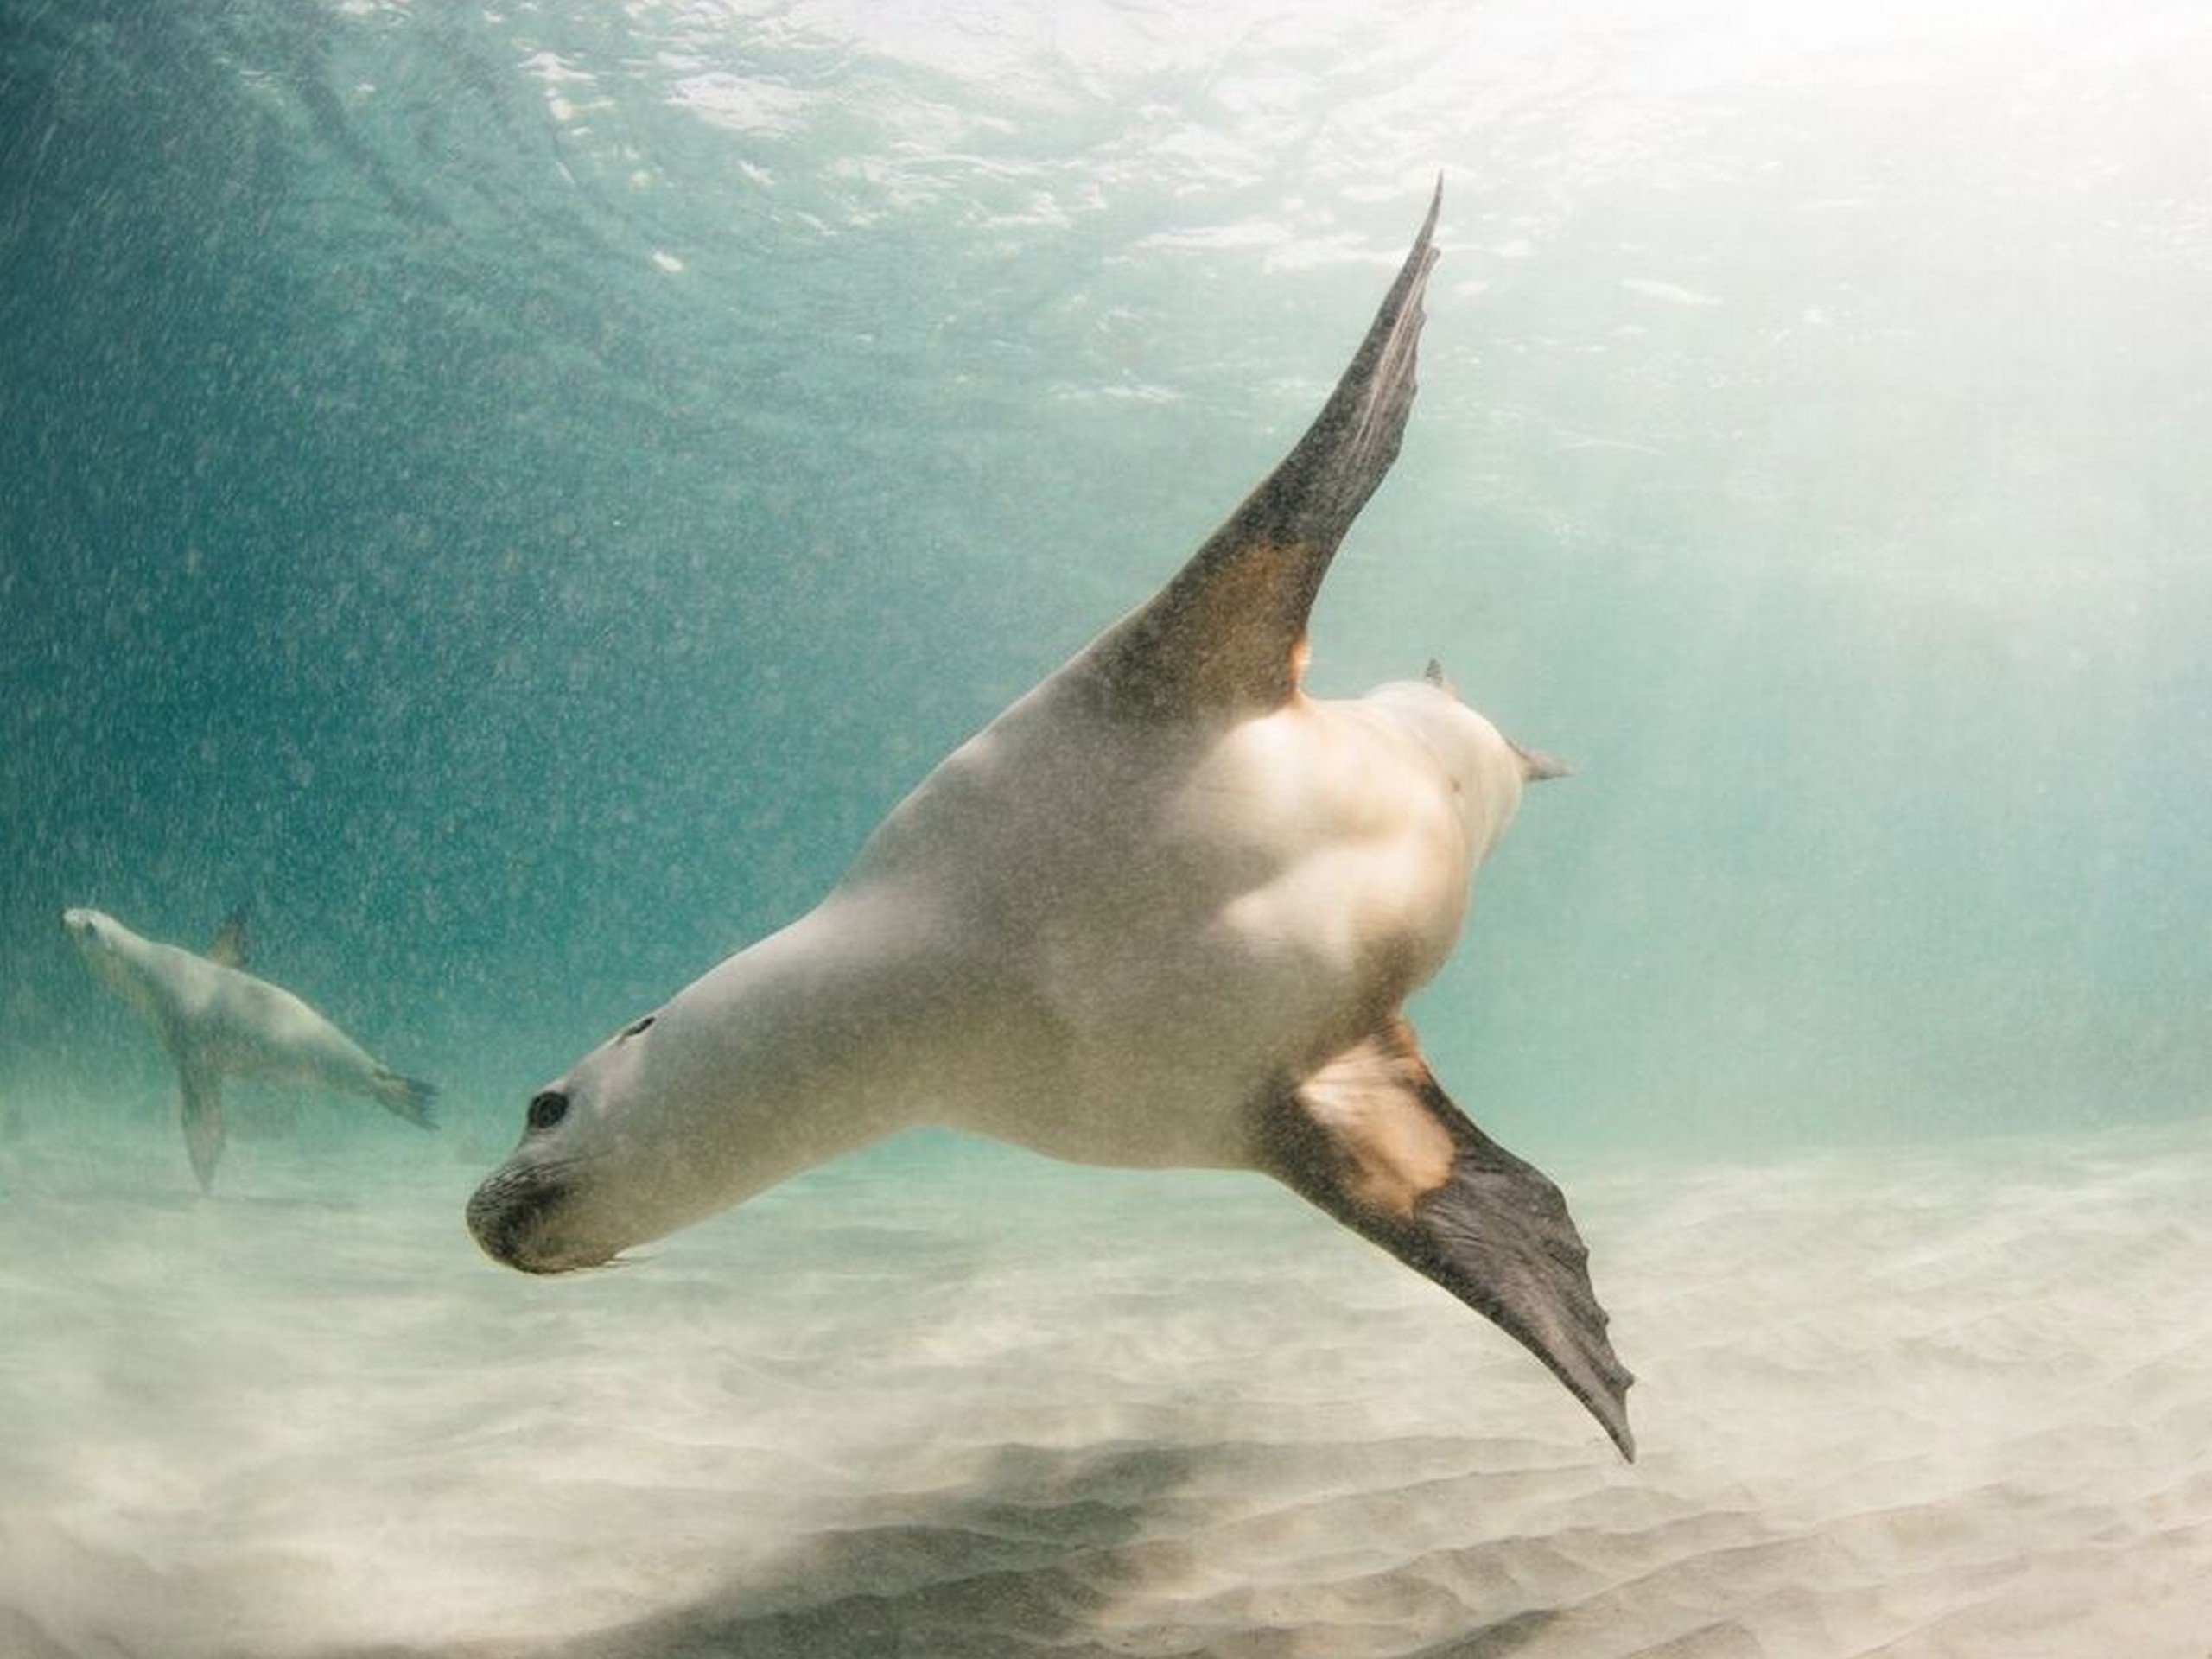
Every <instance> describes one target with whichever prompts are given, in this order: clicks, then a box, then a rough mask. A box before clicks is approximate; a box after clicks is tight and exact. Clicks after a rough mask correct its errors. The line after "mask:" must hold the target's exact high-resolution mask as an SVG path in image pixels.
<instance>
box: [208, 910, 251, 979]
mask: <svg viewBox="0 0 2212 1659" xmlns="http://www.w3.org/2000/svg"><path fill="white" fill-rule="evenodd" d="M207 960H208V961H210V962H213V963H220V964H221V965H222V966H224V967H226V968H243V967H245V906H244V905H240V906H238V907H237V908H235V909H234V910H232V912H231V913H230V914H229V915H227V916H226V917H225V918H223V925H222V926H221V927H220V928H219V929H218V930H217V931H216V934H215V938H214V940H213V943H212V944H209V945H208V947H207Z"/></svg>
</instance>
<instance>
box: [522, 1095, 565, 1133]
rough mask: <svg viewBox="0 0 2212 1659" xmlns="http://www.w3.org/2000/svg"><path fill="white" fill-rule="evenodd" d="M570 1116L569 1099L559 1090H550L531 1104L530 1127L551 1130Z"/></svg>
mask: <svg viewBox="0 0 2212 1659" xmlns="http://www.w3.org/2000/svg"><path fill="white" fill-rule="evenodd" d="M568 1115H569V1097H568V1096H566V1095H564V1094H562V1093H561V1092H560V1091H559V1090H554V1089H548V1090H546V1091H545V1092H544V1093H543V1094H542V1095H539V1096H536V1097H535V1098H534V1099H532V1100H531V1103H530V1127H531V1128H533V1129H550V1128H552V1127H553V1126H554V1125H555V1124H556V1123H558V1122H560V1121H561V1120H562V1119H563V1118H564V1117H566V1116H568Z"/></svg>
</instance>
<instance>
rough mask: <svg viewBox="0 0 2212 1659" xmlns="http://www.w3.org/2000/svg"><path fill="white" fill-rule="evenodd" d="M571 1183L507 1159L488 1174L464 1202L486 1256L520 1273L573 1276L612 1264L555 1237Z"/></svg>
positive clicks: (604, 1255) (600, 1253)
mask: <svg viewBox="0 0 2212 1659" xmlns="http://www.w3.org/2000/svg"><path fill="white" fill-rule="evenodd" d="M569 1195H570V1190H569V1183H568V1181H567V1180H566V1179H565V1178H564V1177H563V1175H562V1173H561V1172H560V1171H559V1170H558V1169H557V1168H556V1167H551V1166H546V1165H543V1164H537V1163H526V1162H523V1161H521V1160H519V1159H516V1160H510V1161H508V1162H507V1163H505V1164H503V1165H501V1166H499V1168H498V1169H496V1170H494V1171H493V1173H491V1174H490V1175H488V1176H486V1178H485V1180H484V1184H483V1185H480V1186H479V1187H478V1188H477V1189H476V1192H475V1194H474V1196H473V1197H472V1198H470V1199H469V1200H468V1230H469V1232H470V1233H471V1234H472V1235H473V1236H474V1237H475V1240H476V1243H478V1245H480V1247H481V1248H482V1249H483V1251H484V1254H485V1255H488V1256H490V1257H491V1258H492V1259H493V1261H494V1262H499V1264H500V1265H502V1266H503V1267H509V1268H515V1269H516V1270H517V1271H518V1272H522V1273H541V1274H551V1273H572V1272H574V1271H575V1270H576V1269H577V1268H595V1267H599V1266H601V1265H602V1264H604V1263H605V1262H607V1261H608V1260H610V1259H611V1258H612V1257H613V1255H614V1252H613V1250H611V1249H607V1250H595V1249H589V1248H587V1247H582V1246H580V1245H578V1244H577V1243H575V1241H573V1240H563V1239H562V1238H561V1237H560V1236H559V1232H558V1229H557V1228H556V1221H557V1219H558V1217H559V1216H560V1213H561V1211H563V1209H564V1208H566V1207H567V1205H568V1202H569Z"/></svg>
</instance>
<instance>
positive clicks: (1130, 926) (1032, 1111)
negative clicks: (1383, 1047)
mask: <svg viewBox="0 0 2212 1659" xmlns="http://www.w3.org/2000/svg"><path fill="white" fill-rule="evenodd" d="M1053 690H1054V687H1053V685H1052V683H1047V685H1046V687H1045V688H1042V689H1041V690H1040V691H1039V693H1038V694H1037V695H1036V696H1035V697H1034V698H1033V699H1032V700H1030V701H1029V702H1024V703H1022V704H1018V705H1016V707H1015V708H1014V709H1012V710H1010V711H1009V712H1008V714H1007V716H1006V717H1005V718H1003V719H1002V720H1001V721H999V722H998V723H997V724H996V725H995V726H994V727H993V728H990V729H989V730H988V731H987V732H985V733H984V734H982V736H980V737H978V738H977V739H976V741H974V742H972V743H970V744H969V745H968V746H967V747H965V748H963V750H961V751H960V752H959V753H957V754H956V755H954V756H953V757H952V758H951V759H950V760H948V761H947V762H946V763H945V765H944V766H943V767H941V768H940V769H939V771H938V772H937V773H935V774H932V776H931V778H930V779H928V780H926V781H925V783H924V784H923V785H922V786H921V787H920V788H919V789H918V790H917V791H915V793H914V795H913V796H912V797H911V798H909V799H908V801H907V802H906V804H904V805H902V806H901V807H900V809H899V810H898V811H897V812H896V813H894V814H893V817H891V819H890V820H889V821H888V822H887V823H886V824H885V826H884V828H883V829H882V830H881V831H880V832H879V834H878V836H877V838H876V840H875V841H874V842H872V843H871V845H870V847H869V849H868V853H867V854H866V855H864V856H863V858H862V860H861V863H860V865H859V866H858V868H856V869H855V872H854V874H853V876H852V877H851V878H850V880H849V883H848V888H849V891H851V892H853V893H855V894H856V895H857V894H860V893H873V894H874V896H876V897H879V898H880V897H882V896H885V894H886V893H897V892H898V891H899V890H900V889H902V888H903V889H905V890H906V891H908V892H910V893H914V894H916V895H926V896H927V897H926V901H925V902H916V903H914V904H913V905H912V906H911V909H912V912H913V913H915V914H917V915H923V914H928V915H931V916H933V917H936V918H940V919H939V923H938V926H937V927H936V929H935V930H934V931H936V932H937V933H938V935H939V936H940V938H941V939H942V941H943V944H944V951H945V955H946V958H947V966H946V968H945V969H944V971H945V972H946V974H947V976H948V977H949V978H952V979H956V980H957V979H958V978H960V977H963V976H966V977H968V978H969V980H971V982H972V983H973V984H974V986H975V988H976V995H978V996H979V997H988V998H995V999H1007V998H1012V999H1018V1000H1019V1001H1022V1002H1023V1003H1025V1004H1026V1005H1027V1006H1026V1007H1025V1008H1023V1009H1022V1010H1021V1013H1020V1018H1019V1020H1018V1021H1014V1022H1010V1021H1008V1020H1006V1019H1004V1018H1003V1017H998V1018H992V1019H989V1020H979V1021H978V1025H979V1027H980V1028H987V1029H990V1030H993V1031H995V1032H996V1033H1001V1037H1002V1034H1003V1033H1005V1032H1006V1030H1007V1028H1008V1026H1009V1024H1010V1023H1016V1024H1019V1025H1020V1027H1022V1028H1023V1029H1025V1030H1026V1031H1027V1032H1028V1033H1031V1034H1030V1037H1029V1039H1027V1040H1025V1041H1024V1042H1023V1043H1021V1044H1020V1052H1018V1053H1010V1052H1007V1046H1006V1045H1005V1043H1004V1042H1003V1041H1002V1040H1001V1041H1000V1042H999V1043H998V1044H997V1045H996V1046H995V1049H994V1051H993V1052H991V1053H989V1054H980V1053H979V1054H977V1055H976V1056H975V1057H974V1059H975V1063H974V1064H973V1065H971V1066H968V1067H962V1068H958V1070H959V1071H962V1072H964V1073H965V1076H964V1077H962V1078H961V1079H960V1081H959V1083H958V1084H957V1086H956V1087H954V1088H952V1089H950V1090H947V1091H946V1093H945V1097H944V1099H943V1100H942V1101H941V1102H940V1103H939V1114H940V1115H941V1116H944V1117H945V1118H946V1119H948V1120H949V1121H950V1122H952V1123H954V1124H955V1125H956V1126H957V1127H963V1128H972V1129H976V1130H980V1131H982V1132H985V1133H988V1134H992V1135H998V1136H1000V1137H1001V1138H1003V1139H1007V1140H1010V1141H1017V1142H1020V1143H1021V1144H1024V1145H1027V1146H1030V1147H1034V1148H1035V1149H1037V1150H1039V1151H1041V1152H1046V1153H1048V1154H1052V1155H1054V1156H1057V1157H1061V1158H1067V1159H1071V1160H1077V1161H1083V1162H1092V1163H1108V1164H1126V1165H1138V1166H1207V1165H1213V1166H1242V1165H1244V1164H1246V1163H1248V1162H1249V1131H1248V1114H1249V1110H1250V1109H1251V1107H1252V1106H1253V1105H1254V1103H1255V1101H1256V1100H1257V1098H1258V1097H1259V1096H1261V1094H1262V1091H1263V1090H1265V1089H1266V1088H1267V1087H1268V1085H1269V1084H1271V1083H1274V1082H1276V1081H1279V1080H1281V1079H1283V1078H1285V1077H1295V1076H1299V1075H1302V1074H1303V1073H1304V1072H1305V1071H1308V1070H1310V1069H1311V1068H1312V1067H1313V1066H1314V1065H1318V1064H1319V1062H1320V1061H1321V1060H1322V1059H1324V1058H1326V1057H1327V1056H1328V1055H1330V1054H1332V1053H1334V1052H1338V1050H1339V1049H1341V1048H1343V1047H1344V1046H1348V1045H1350V1044H1351V1043H1352V1042H1354V1041H1356V1040H1357V1039H1358V1038H1359V1037H1360V1036H1361V1035H1363V1033H1366V1032H1367V1031H1369V1030H1371V1029H1372V1028H1373V1026H1374V1023H1375V1021H1376V1020H1377V1019H1378V1018H1380V1017H1382V1016H1383V1014H1387V1013H1388V1012H1389V1011H1390V1010H1393V1009H1395V1007H1397V1005H1398V1003H1399V1002H1400V1001H1402V999H1403V998H1404V996H1405V995H1407V994H1408V992H1410V991H1411V990H1412V989H1413V988H1414V987H1416V986H1418V985H1419V984H1421V982H1423V981H1425V980H1426V979H1427V978H1428V977H1429V976H1430V975H1432V974H1433V972H1434V971H1435V970H1436V969H1437V968H1438V967H1439V966H1440V964H1441V963H1442V962H1443V961H1444V958H1445V957H1446V955H1448V954H1449V952H1450V950H1451V949H1452V944H1453V943H1454V942H1455V941H1456V940H1457V938H1458V937H1459V929H1460V925H1461V923H1462V921H1463V919H1464V917H1465V906H1466V901H1467V895H1468V891H1469V884H1470V881H1471V877H1472V874H1473V869H1474V866H1475V863H1476V862H1477V861H1478V858H1479V856H1480V853H1481V851H1482V850H1483V849H1485V848H1486V847H1487V846H1488V844H1489V841H1490V839H1491V837H1490V836H1489V835H1488V834H1487V833H1484V829H1483V825H1482V824H1480V823H1475V822H1473V821H1471V817H1470V814H1469V811H1468V803H1467V801H1466V799H1465V793H1466V790H1467V788H1468V786H1469V779H1467V778H1465V777H1462V776H1459V773H1458V771H1457V770H1456V769H1454V768H1453V767H1452V766H1448V765H1447V764H1446V761H1445V760H1444V759H1443V758H1441V757H1440V755H1439V753H1438V752H1437V751H1436V749H1435V748H1434V747H1433V745H1432V744H1431V742H1430V741H1427V740H1426V739H1425V738H1424V736H1423V735H1422V734H1420V733H1419V732H1417V731H1415V730H1414V729H1411V728H1408V726H1407V725H1406V724H1405V723H1404V722H1403V721H1401V720H1400V719H1398V718H1397V717H1396V716H1395V715H1393V714H1392V713H1391V712H1390V711H1389V709H1386V708H1384V707H1381V706H1378V705H1377V704H1375V703H1371V702H1357V703H1314V702H1305V701H1303V700H1300V701H1297V702H1294V703H1293V704H1291V705H1289V706H1288V707H1287V708H1285V709H1282V710H1281V711H1280V712H1278V713H1275V714H1273V715H1268V716H1265V717H1263V718H1259V719H1255V720H1250V721H1244V722H1243V723H1241V724H1238V725H1235V726H1232V727H1229V728H1225V729H1224V730H1221V731H1217V732H1216V733H1214V734H1211V735H1210V736H1207V737H1205V738H1203V739H1202V738H1201V737H1200V736H1199V735H1198V734H1193V735H1192V741H1190V742H1189V743H1188V744H1187V745H1185V746H1184V747H1183V748H1182V750H1181V752H1180V753H1175V752H1174V751H1175V746H1174V745H1173V744H1172V743H1170V744H1163V743H1162V741H1160V734H1159V733H1158V732H1157V731H1156V730H1147V731H1141V732H1139V731H1128V732H1117V731H1116V730H1114V729H1113V728H1109V727H1107V726H1106V725H1105V724H1104V723H1103V722H1096V723H1093V724H1091V725H1090V726H1089V727H1088V728H1085V729H1080V730H1071V716H1070V715H1069V713H1068V711H1067V709H1066V708H1065V702H1063V704H1062V706H1058V707H1055V706H1053V705H1052V702H1051V699H1052V693H1053ZM1470 718H1476V717H1472V716H1470ZM1484 730H1487V728H1486V727H1484ZM1493 735H1494V734H1493ZM1163 751H1166V752H1167V759H1166V764H1164V765H1163V761H1162V756H1163ZM1516 794H1517V788H1516ZM1494 804H1495V803H1493V805H1494ZM1505 810H1508V811H1510V805H1509V806H1508V807H1507V808H1506V809H1505ZM1484 823H1487V819H1485V820H1484ZM1500 827H1502V826H1500Z"/></svg>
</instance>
